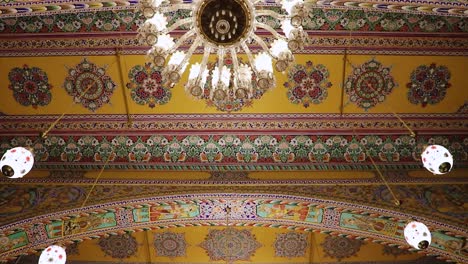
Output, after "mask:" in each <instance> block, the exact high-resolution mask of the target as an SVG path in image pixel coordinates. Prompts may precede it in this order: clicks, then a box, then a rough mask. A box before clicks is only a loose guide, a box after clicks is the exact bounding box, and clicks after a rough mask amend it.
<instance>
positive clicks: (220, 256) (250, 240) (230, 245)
mask: <svg viewBox="0 0 468 264" xmlns="http://www.w3.org/2000/svg"><path fill="white" fill-rule="evenodd" d="M261 246H262V245H261V244H260V243H259V242H258V241H257V239H256V238H255V235H253V234H252V232H251V231H250V230H238V229H234V228H225V229H222V230H210V231H209V233H208V235H207V236H206V238H205V240H204V241H203V242H202V243H201V244H200V247H202V248H203V249H205V250H206V252H207V254H208V256H209V257H210V260H211V261H217V260H224V261H238V260H244V261H249V260H250V257H252V256H253V254H254V253H255V251H256V250H257V249H258V248H260V247H261Z"/></svg>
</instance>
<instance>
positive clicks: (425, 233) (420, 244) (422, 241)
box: [403, 221, 431, 249]
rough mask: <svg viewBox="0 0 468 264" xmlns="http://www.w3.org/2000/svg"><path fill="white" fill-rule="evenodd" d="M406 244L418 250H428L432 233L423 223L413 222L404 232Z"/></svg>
mask: <svg viewBox="0 0 468 264" xmlns="http://www.w3.org/2000/svg"><path fill="white" fill-rule="evenodd" d="M403 234H404V236H405V240H406V242H407V243H408V244H409V245H410V246H412V247H414V248H416V249H426V248H427V247H429V245H430V244H431V232H430V231H429V228H427V226H426V225H425V224H423V223H420V222H416V221H412V222H410V223H408V224H407V225H406V226H405V229H404V231H403Z"/></svg>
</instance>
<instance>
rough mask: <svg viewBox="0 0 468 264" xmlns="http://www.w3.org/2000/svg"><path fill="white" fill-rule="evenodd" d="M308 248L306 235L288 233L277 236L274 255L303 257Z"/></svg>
mask: <svg viewBox="0 0 468 264" xmlns="http://www.w3.org/2000/svg"><path fill="white" fill-rule="evenodd" d="M308 246H309V243H308V242H307V234H301V233H296V232H288V233H284V234H278V235H277V236H276V240H275V255H276V256H277V257H287V258H294V257H303V256H305V254H306V249H307V247H308Z"/></svg>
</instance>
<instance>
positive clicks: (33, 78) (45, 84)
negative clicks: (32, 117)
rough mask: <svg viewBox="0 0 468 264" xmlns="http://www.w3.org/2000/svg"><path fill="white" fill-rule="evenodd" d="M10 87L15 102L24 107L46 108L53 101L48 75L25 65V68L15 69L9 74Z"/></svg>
mask: <svg viewBox="0 0 468 264" xmlns="http://www.w3.org/2000/svg"><path fill="white" fill-rule="evenodd" d="M8 79H9V80H10V85H9V86H8V88H10V89H11V90H13V96H14V97H15V100H16V101H17V102H18V103H20V104H21V105H24V106H30V105H31V106H32V107H33V108H37V107H38V106H45V105H48V104H49V103H50V101H51V100H52V94H51V93H50V89H52V85H50V84H49V79H48V78H47V74H46V73H45V72H44V71H43V70H41V69H39V68H37V67H32V68H30V67H29V66H28V65H24V66H23V68H13V69H12V70H11V71H10V73H9V74H8Z"/></svg>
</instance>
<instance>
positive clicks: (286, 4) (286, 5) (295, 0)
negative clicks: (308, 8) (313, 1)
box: [281, 0, 304, 15]
mask: <svg viewBox="0 0 468 264" xmlns="http://www.w3.org/2000/svg"><path fill="white" fill-rule="evenodd" d="M302 3H304V0H282V1H281V7H282V8H283V9H284V10H286V12H287V13H288V15H291V12H292V9H293V7H294V6H295V5H297V4H302Z"/></svg>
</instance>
